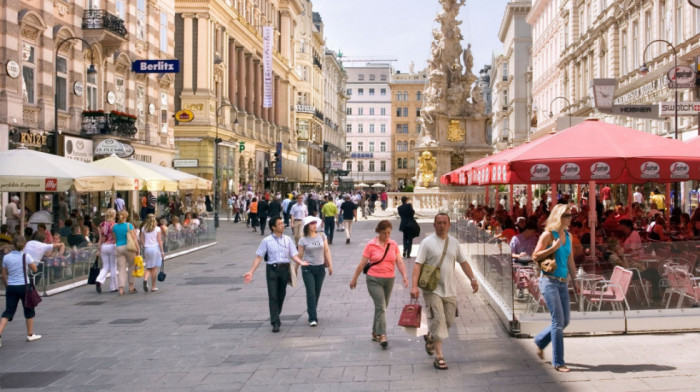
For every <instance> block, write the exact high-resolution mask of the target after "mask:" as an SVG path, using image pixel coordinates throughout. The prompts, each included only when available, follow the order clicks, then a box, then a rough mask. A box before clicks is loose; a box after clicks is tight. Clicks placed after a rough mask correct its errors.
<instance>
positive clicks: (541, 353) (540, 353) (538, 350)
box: [537, 347, 544, 360]
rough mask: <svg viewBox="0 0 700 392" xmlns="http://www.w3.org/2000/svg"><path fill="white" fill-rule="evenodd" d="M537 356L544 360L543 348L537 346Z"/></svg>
mask: <svg viewBox="0 0 700 392" xmlns="http://www.w3.org/2000/svg"><path fill="white" fill-rule="evenodd" d="M537 358H539V359H542V360H544V350H542V349H541V348H539V347H537Z"/></svg>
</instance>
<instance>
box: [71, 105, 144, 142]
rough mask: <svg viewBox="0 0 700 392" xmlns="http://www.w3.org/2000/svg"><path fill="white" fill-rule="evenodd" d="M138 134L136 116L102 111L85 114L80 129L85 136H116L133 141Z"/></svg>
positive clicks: (86, 112)
mask: <svg viewBox="0 0 700 392" xmlns="http://www.w3.org/2000/svg"><path fill="white" fill-rule="evenodd" d="M136 132H137V129H136V116H133V115H130V114H127V113H119V112H114V111H113V112H111V113H104V112H102V111H101V110H98V111H84V112H83V121H82V126H81V129H80V134H81V135H83V136H92V135H114V136H121V137H125V138H130V139H132V138H133V137H134V135H136Z"/></svg>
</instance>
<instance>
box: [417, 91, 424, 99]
mask: <svg viewBox="0 0 700 392" xmlns="http://www.w3.org/2000/svg"><path fill="white" fill-rule="evenodd" d="M422 99H423V96H422V94H421V92H420V91H417V92H416V101H420V100H422Z"/></svg>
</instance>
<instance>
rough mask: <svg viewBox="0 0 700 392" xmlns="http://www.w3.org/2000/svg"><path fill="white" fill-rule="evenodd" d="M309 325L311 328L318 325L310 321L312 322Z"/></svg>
mask: <svg viewBox="0 0 700 392" xmlns="http://www.w3.org/2000/svg"><path fill="white" fill-rule="evenodd" d="M309 325H310V326H312V327H315V326H316V325H318V323H317V322H315V321H312V322H310V323H309Z"/></svg>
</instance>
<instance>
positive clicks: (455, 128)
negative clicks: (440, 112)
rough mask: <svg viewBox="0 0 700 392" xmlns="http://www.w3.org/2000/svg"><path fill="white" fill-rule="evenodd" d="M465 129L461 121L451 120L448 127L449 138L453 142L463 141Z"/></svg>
mask: <svg viewBox="0 0 700 392" xmlns="http://www.w3.org/2000/svg"><path fill="white" fill-rule="evenodd" d="M464 135H465V132H464V129H462V126H461V125H460V123H459V120H450V125H449V126H448V127H447V140H449V141H451V142H461V141H462V140H464Z"/></svg>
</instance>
